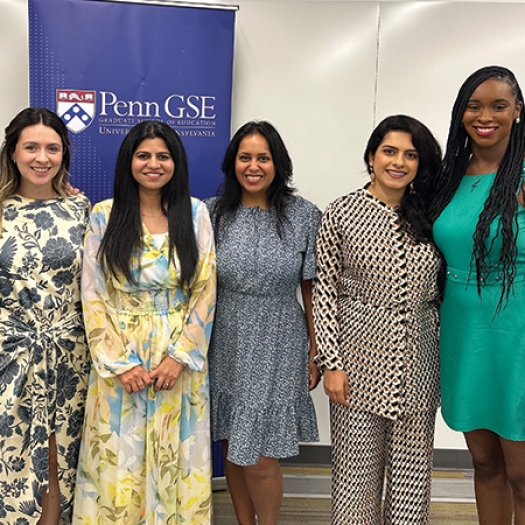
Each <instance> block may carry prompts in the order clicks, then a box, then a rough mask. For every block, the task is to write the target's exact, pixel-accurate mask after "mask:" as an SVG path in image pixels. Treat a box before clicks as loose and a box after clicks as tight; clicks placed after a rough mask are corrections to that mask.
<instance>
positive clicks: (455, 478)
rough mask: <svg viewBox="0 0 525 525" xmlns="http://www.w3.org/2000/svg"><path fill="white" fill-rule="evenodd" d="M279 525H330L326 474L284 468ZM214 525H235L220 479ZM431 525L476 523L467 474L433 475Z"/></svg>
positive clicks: (317, 470) (215, 495) (319, 470)
mask: <svg viewBox="0 0 525 525" xmlns="http://www.w3.org/2000/svg"><path fill="white" fill-rule="evenodd" d="M283 473H284V500H283V505H282V508H281V515H280V520H279V525H330V471H329V469H324V468H297V467H285V468H284V469H283ZM213 488H214V493H213V503H214V521H213V523H214V525H236V523H237V521H236V519H235V515H234V513H233V507H232V505H231V500H230V496H229V493H228V491H227V490H226V483H225V481H224V478H214V480H213ZM430 523H431V525H452V524H456V525H474V524H476V523H477V518H476V508H475V505H474V487H473V477H472V472H471V471H435V472H434V474H433V477H432V507H431V520H430Z"/></svg>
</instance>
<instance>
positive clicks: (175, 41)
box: [29, 0, 235, 202]
mask: <svg viewBox="0 0 525 525" xmlns="http://www.w3.org/2000/svg"><path fill="white" fill-rule="evenodd" d="M234 26H235V11H234V10H233V9H215V8H207V7H179V6H175V5H170V4H164V5H157V4H153V3H147V2H145V3H125V2H119V1H104V0H29V53H30V56H29V63H30V100H31V105H32V106H42V107H46V108H48V109H51V110H53V111H56V112H57V113H58V115H59V116H60V117H61V118H62V120H63V121H64V123H65V124H66V125H67V127H68V129H69V131H70V137H71V141H72V168H71V173H72V178H71V182H72V183H73V185H75V186H76V187H79V188H81V189H83V190H84V191H85V193H86V195H87V196H88V197H89V198H90V199H91V200H92V202H97V201H99V200H102V199H105V198H108V197H110V196H111V195H112V193H113V172H114V167H115V161H116V157H117V152H118V149H119V147H120V144H121V143H122V140H123V138H124V136H125V134H126V133H127V132H128V131H129V129H130V128H131V127H132V126H133V125H135V124H137V123H138V122H140V121H142V120H150V119H155V120H161V121H163V122H165V123H166V124H168V125H169V126H171V127H172V128H174V129H175V130H176V131H177V132H178V133H179V135H180V136H181V139H182V141H183V143H184V146H185V148H186V151H187V153H188V161H189V167H190V179H191V188H192V194H193V195H195V196H196V197H200V198H203V197H206V196H210V195H214V194H215V193H216V189H217V186H218V184H219V183H220V181H221V180H222V173H221V172H220V164H221V161H222V157H223V155H224V151H225V149H226V146H227V144H228V141H229V138H230V121H231V84H232V65H233V37H234Z"/></svg>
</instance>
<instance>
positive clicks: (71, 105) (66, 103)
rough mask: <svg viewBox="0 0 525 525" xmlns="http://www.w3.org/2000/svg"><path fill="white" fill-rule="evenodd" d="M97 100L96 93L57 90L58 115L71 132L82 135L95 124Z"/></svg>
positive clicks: (77, 90)
mask: <svg viewBox="0 0 525 525" xmlns="http://www.w3.org/2000/svg"><path fill="white" fill-rule="evenodd" d="M95 100H96V92H95V91H85V90H79V89H57V100H56V112H57V115H58V116H59V117H60V118H61V119H62V120H63V122H64V124H65V125H66V127H67V129H68V130H69V131H71V132H73V133H81V132H82V131H84V130H85V129H86V128H87V127H88V126H89V125H90V124H91V123H92V122H93V119H94V117H95Z"/></svg>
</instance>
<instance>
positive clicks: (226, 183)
mask: <svg viewBox="0 0 525 525" xmlns="http://www.w3.org/2000/svg"><path fill="white" fill-rule="evenodd" d="M249 135H261V136H263V137H264V138H265V139H266V141H267V142H268V146H269V147H270V153H271V155H272V160H273V164H274V167H275V177H274V179H273V181H272V184H271V185H270V187H269V188H268V195H267V199H266V200H267V203H268V206H269V207H270V208H275V210H276V212H277V224H276V228H277V232H278V234H279V235H281V233H282V225H283V222H284V221H285V220H286V205H287V202H288V200H289V198H290V197H291V195H293V194H294V193H295V189H294V188H293V186H292V185H291V181H292V175H293V164H292V159H291V158H290V155H289V154H288V150H287V149H286V146H285V144H284V141H283V139H282V138H281V135H279V132H278V131H277V130H276V129H275V127H274V126H273V125H272V124H270V123H269V122H267V121H265V120H260V121H257V120H252V121H250V122H247V123H246V124H244V125H243V126H241V127H240V128H239V129H238V130H237V132H236V133H235V135H234V136H233V138H232V139H231V141H230V144H229V145H228V148H227V149H226V153H225V154H224V159H223V161H222V166H221V169H222V172H223V173H224V179H223V181H222V183H221V185H220V186H219V198H218V199H217V202H216V205H215V208H214V209H213V210H212V213H213V214H214V215H215V217H216V220H215V233H216V234H217V232H218V229H219V225H220V223H221V220H222V219H223V218H224V219H225V220H226V221H228V220H230V221H231V220H232V219H233V217H234V215H235V212H236V211H237V208H238V207H239V205H240V204H241V195H242V188H241V185H240V183H239V181H238V180H237V175H236V174H235V159H236V157H237V152H238V151H239V145H240V143H241V141H242V140H243V139H244V138H245V137H247V136H249Z"/></svg>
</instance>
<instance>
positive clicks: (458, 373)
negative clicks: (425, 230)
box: [432, 66, 525, 525]
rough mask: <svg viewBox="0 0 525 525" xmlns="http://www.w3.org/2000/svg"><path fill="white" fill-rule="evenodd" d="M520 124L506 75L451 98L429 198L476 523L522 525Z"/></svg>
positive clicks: (524, 403)
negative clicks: (442, 150)
mask: <svg viewBox="0 0 525 525" xmlns="http://www.w3.org/2000/svg"><path fill="white" fill-rule="evenodd" d="M524 136H525V122H524V117H523V95H522V92H521V89H520V87H519V85H518V83H517V80H516V78H515V76H514V74H513V73H512V72H511V71H509V70H508V69H506V68H503V67H497V66H490V67H484V68H482V69H480V70H478V71H476V72H475V73H473V74H472V75H471V76H470V77H469V78H468V79H467V80H466V81H465V83H464V84H463V85H462V87H461V88H460V90H459V93H458V96H457V99H456V102H455V104H454V108H453V111H452V119H451V124H450V130H449V137H448V143H447V150H446V154H445V159H444V162H443V167H442V170H441V172H440V174H439V178H438V181H439V184H440V190H439V191H438V193H437V196H436V199H435V201H434V209H433V213H432V215H433V217H434V218H436V220H435V222H434V227H433V229H434V239H435V242H436V244H437V246H438V247H439V248H440V250H441V251H442V253H443V255H444V257H445V259H446V262H447V271H446V280H445V290H444V300H443V303H442V307H441V343H440V347H441V391H442V412H443V417H444V419H445V421H446V422H447V424H448V425H449V426H450V427H451V428H453V429H454V430H458V431H462V432H464V433H465V437H466V442H467V445H468V448H469V450H470V453H471V454H472V458H473V464H474V471H475V488H476V501H477V507H478V514H479V520H480V524H481V525H488V524H490V525H508V524H510V523H511V522H512V515H513V514H514V515H515V522H514V523H515V524H516V525H524V524H525V315H524V314H525V209H524V206H525V200H524V197H525V185H524V171H523V162H524V156H525V138H524Z"/></svg>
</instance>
